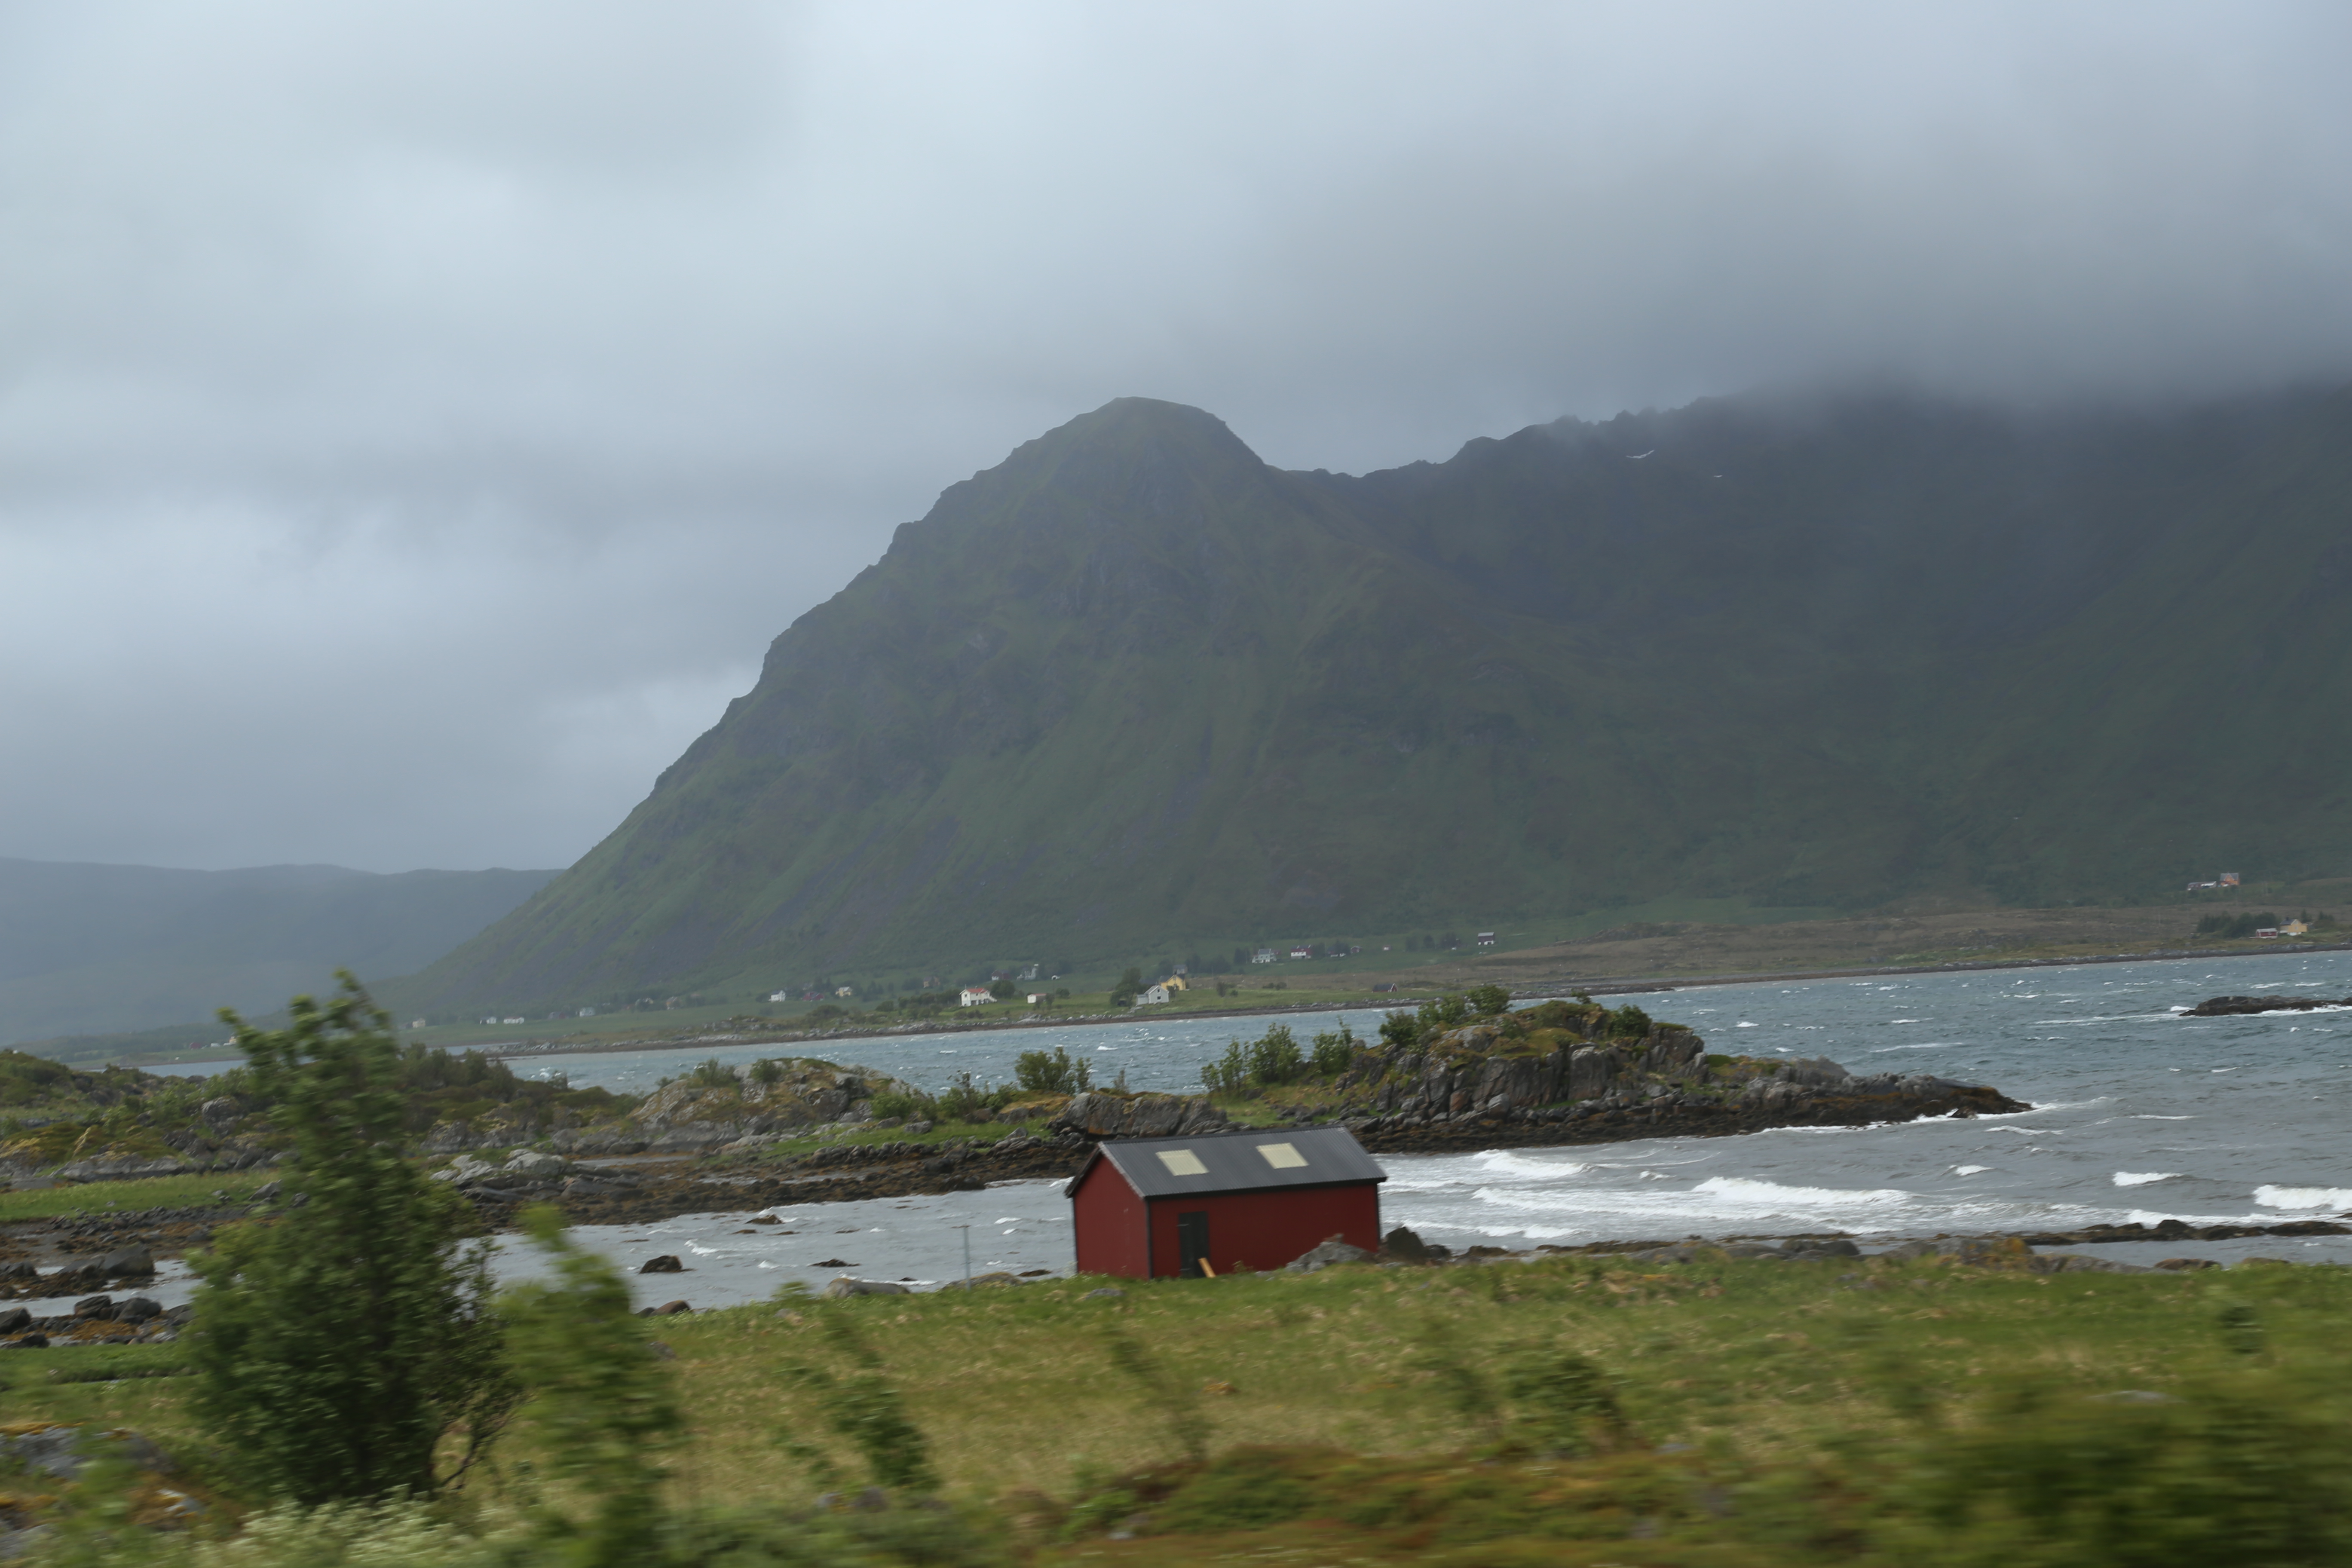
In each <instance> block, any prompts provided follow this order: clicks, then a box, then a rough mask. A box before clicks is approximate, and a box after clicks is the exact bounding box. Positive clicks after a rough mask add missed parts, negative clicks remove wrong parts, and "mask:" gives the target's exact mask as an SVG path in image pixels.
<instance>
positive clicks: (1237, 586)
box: [404, 394, 2352, 1007]
mask: <svg viewBox="0 0 2352 1568" xmlns="http://www.w3.org/2000/svg"><path fill="white" fill-rule="evenodd" d="M2347 521H2352V397H2347V395H2341V394H2336V395H2301V396H2294V397H2281V398H2273V399H2269V400H2265V401H2263V402H2260V403H2246V404H2242V405H2232V406H2231V407H2228V408H2223V409H2206V410H2199V411H2193V412H2188V413H2179V414H2172V415H2166V416H2134V417H2123V416H2110V417H2099V418H2091V417H2063V418H2062V417H2055V416H2043V417H2039V418H2026V417H2021V416H2008V415H2003V414H2000V413H1997V412H1992V411H1988V410H1981V409H1970V408H1962V407H1955V406H1951V405H1939V404H1934V403H1927V402H1922V401H1917V400H1906V399H1901V398H1893V397H1874V398H1853V399H1847V400H1842V401H1841V400H1822V401H1817V402H1812V403H1802V402H1798V401H1793V400H1785V399H1783V400H1771V399H1760V398H1759V399H1743V400H1722V401H1714V402H1708V403H1703V404H1699V405H1693V406H1692V407H1689V408H1686V409H1683V410H1679V411H1676V412H1675V413H1671V414H1664V415H1643V416H1625V417H1621V418H1619V419H1617V420H1613V421H1611V422H1609V423H1607V424H1604V425H1598V426H1595V425H1587V424H1583V423H1580V422H1576V421H1561V422H1559V423H1557V424H1555V425H1551V426H1540V427H1537V428H1532V429H1528V430H1525V431H1521V432H1519V433H1518V434H1517V435H1515V436H1513V437H1508V438H1507V439H1504V440H1493V441H1490V440H1481V441H1475V442H1473V443H1471V444H1470V445H1469V446H1468V447H1465V448H1464V450H1463V451H1462V452H1461V453H1460V454H1458V455H1457V456H1456V457H1455V458H1453V459H1452V460H1451V461H1449V462H1446V463H1444V464H1414V465H1412V466H1410V467H1408V468H1401V469H1395V470H1391V471H1388V472H1384V473H1379V474H1372V475H1367V476H1363V477H1360V478H1353V477H1348V476H1335V475H1330V474H1324V473H1319V472H1318V473H1313V474H1297V473H1286V472H1282V471H1278V470H1276V469H1273V468H1268V467H1267V466H1265V464H1264V463H1262V462H1260V461H1259V460H1258V459H1257V458H1256V457H1255V455H1254V454H1252V453H1251V452H1250V451H1249V450H1248V449H1247V448H1246V447H1244V446H1243V445H1242V444H1241V442H1240V441H1238V440H1237V439H1236V438H1235V437H1234V436H1233V434H1232V433H1231V432H1230V431H1228V430H1227V429H1226V428H1225V427H1224V426H1223V425H1221V424H1219V423H1218V422H1217V421H1216V420H1214V419H1213V418H1212V417H1210V416H1207V415H1205V414H1202V413H1201V412H1199V411H1198V410H1194V409H1189V408H1182V407H1179V406H1177V405H1169V404H1162V403H1154V402H1150V401H1148V400H1143V399H1122V400H1120V401H1118V402H1116V403H1113V404H1110V405H1107V406H1106V407H1104V408H1102V409H1100V410H1097V412H1095V413H1093V414H1090V415H1087V416H1084V417H1082V418H1079V419H1076V420H1074V421H1072V422H1071V423H1070V424H1068V425H1066V426H1062V427H1061V428H1060V429H1057V430H1055V431H1054V432H1052V433H1050V434H1049V435H1047V436H1045V437H1042V438H1041V439H1039V440H1036V441H1033V442H1031V443H1029V444H1028V445H1026V446H1024V447H1021V448H1020V449H1019V450H1017V451H1016V452H1014V453H1013V455H1012V456H1011V457H1010V458H1007V459H1006V461H1005V462H1004V463H1003V464H1002V465H1000V466H999V467H997V468H992V469H990V470H988V471H987V472H985V473H982V474H980V475H977V476H975V477H974V478H973V479H971V480H968V481H965V482H964V483H961V484H958V485H955V486H952V487H950V489H948V490H947V491H946V492H945V493H944V494H943V495H942V496H941V497H940V501H939V504H938V505H937V506H936V507H934V508H933V510H932V511H931V513H930V514H929V516H928V517H927V518H925V519H924V520H923V521H920V522H918V523H909V524H907V525H905V526H903V527H902V528H901V529H900V530H899V531H898V535H897V536H896V538H895V539H894V541H893V542H892V545H891V548H890V549H889V551H888V552H887V553H886V555H885V556H884V558H883V559H882V560H881V561H880V562H878V563H877V564H876V565H875V566H873V567H871V568H869V569H868V570H867V571H866V572H864V573H862V574H860V575H859V576H858V577H857V578H856V580H855V581H854V582H853V583H851V584H849V585H848V586H847V587H846V588H845V589H844V590H843V591H842V592H841V593H840V594H839V595H836V596H835V598H834V599H833V600H831V601H830V602H828V603H827V604H825V605H821V606H819V607H818V608H817V609H815V610H813V611H811V612H810V613H809V614H808V615H806V616H803V617H802V618H801V619H800V620H799V621H798V622H796V623H795V624H794V625H793V626H792V627H791V628H790V629H789V630H788V631H786V632H785V633H784V634H783V635H782V637H778V638H777V639H776V641H775V643H774V645H773V646H772V647H771V649H770V651H769V655H768V659H767V663H766V666H765V668H764V669H763V671H762V673H761V679H760V681H759V684H758V685H757V687H755V689H753V690H752V691H751V693H750V694H749V695H747V696H746V697H744V698H742V699H740V700H738V701H737V702H735V703H734V704H732V705H731V706H730V709H729V710H728V713H727V715H726V717H725V719H724V720H723V721H721V722H720V723H719V725H718V726H717V727H716V728H714V729H713V730H711V731H709V733H708V734H706V735H704V736H703V737H702V738H701V739H700V740H699V741H698V742H696V743H695V744H694V745H693V746H692V747H691V748H689V750H688V752H687V753H686V754H685V755H684V756H683V757H681V758H680V759H679V760H678V762H677V763H676V764H674V765H673V766H672V767H671V768H670V769H669V770H668V771H667V773H664V774H663V776H662V778H661V780H660V781H659V783H658V784H656V787H655V789H654V791H653V793H652V795H650V796H649V797H648V798H647V800H646V802H645V803H644V804H643V805H640V806H639V807H638V808H637V810H636V811H635V812H634V813H632V814H631V816H630V817H629V818H628V820H627V821H626V822H625V823H624V824H623V825H622V826H621V827H620V828H619V829H618V830H617V831H616V832H615V833H614V835H613V836H612V837H610V838H608V839H607V840H606V841H605V842H604V844H602V845H600V846H599V847H597V848H596V849H595V850H594V851H593V852H592V853H591V854H590V855H589V856H588V857H587V858H585V859H583V861H582V862H581V863H580V864H579V865H578V866H576V867H574V868H572V870H570V871H569V872H566V873H565V874H564V875H563V876H562V878H560V879H557V880H556V881H555V882H553V883H551V885H549V886H548V887H547V888H546V889H543V890H542V891H541V893H540V894H539V895H538V896H536V897H535V898H534V899H532V900H530V903H528V904H527V905H525V906H524V907H523V908H522V909H520V910H517V911H516V912H515V913H514V914H512V915H510V916H509V917H508V918H506V919H505V920H503V921H499V923H498V924H497V925H496V926H494V927H492V928H491V929H490V930H489V931H486V932H484V933H483V935H482V936H481V937H479V938H478V939H476V940H475V941H473V942H468V943H467V944H466V945H465V946H464V947H462V948H461V949H459V950H458V951H457V952H454V953H452V954H451V955H450V956H449V957H448V958H446V959H445V960H444V961H442V962H441V963H437V964H436V965H435V966H434V967H433V968H432V970H430V971H429V972H427V973H426V974H425V975H424V976H421V977H419V980H418V982H417V983H416V984H415V986H414V988H413V991H412V992H407V993H404V994H414V995H415V997H416V998H417V1000H418V1002H419V1004H420V1005H436V1006H449V1007H461V1006H472V1005H535V1004H537V1003H541V1002H543V1001H558V1002H561V1001H568V1000H575V999H576V1000H601V999H605V998H610V997H614V996H618V995H622V994H628V993H630V992H632V991H635V990H638V989H641V988H646V987H679V986H685V985H688V984H694V985H714V984H728V983H730V982H734V981H741V980H749V979H753V978H758V977H768V978H772V980H775V981H781V980H784V979H789V978H795V977H800V978H805V977H807V976H810V975H814V974H815V973H823V972H844V971H847V972H855V973H906V972H908V970H911V969H915V968H918V967H922V966H929V967H933V968H942V967H950V966H953V965H956V964H960V963H971V962H976V961H985V960H988V959H991V958H1005V957H1011V956H1014V955H1026V956H1029V957H1038V958H1044V959H1045V960H1047V961H1048V962H1054V961H1056V960H1060V959H1064V958H1068V959H1074V960H1076V961H1078V962H1081V963H1087V962H1092V961H1097V960H1109V959H1114V958H1123V957H1125V956H1132V955H1136V954H1139V953H1140V952H1142V951H1143V950H1144V949H1146V948H1147V947H1149V948H1152V949H1155V950H1156V949H1161V948H1165V947H1168V946H1171V945H1173V946H1177V947H1190V946H1199V947H1202V948H1216V947H1223V946H1225V945H1229V944H1231V943H1233V942H1241V941H1252V940H1256V939H1259V938H1270V937H1274V936H1276V935H1281V934H1286V933H1307V934H1312V933H1326V934H1338V933H1340V932H1349V931H1354V932H1380V931H1404V930H1408V929H1412V930H1419V929H1429V928H1432V927H1435V926H1441V925H1446V924H1460V923H1465V922H1476V923H1489V924H1491V923H1493V922H1495V921H1504V920H1517V919H1527V918H1540V917H1558V916H1562V915H1566V914H1570V913H1574V912H1577V911H1581V910H1593V909H1597V908H1602V907H1606V906H1609V905H1612V904H1615V903H1622V902H1627V901H1638V900H1648V899H1653V898H1659V897H1665V896H1685V897H1703V898H1712V899H1722V900H1735V901H1738V902H1745V903H1748V904H1751V905H1756V906H1759V907H1761V906H1775V907H1805V908H1823V907H1832V906H1854V905H1866V904H1869V903H1873V902H1875V901H1879V900H1885V899H1889V898H1893V897H1896V896H1903V895H1918V894H1937V895H1948V896H1952V897H1961V898H1982V897H1985V896H1994V897H1999V898H2002V899H2009V900H2026V899H2031V900H2062V899H2087V898H2100V897H2106V896H2116V895H2124V896H2131V897H2142V896H2145V895H2147V893H2149V892H2151V891H2154V890H2158V889H2162V888H2164V887H2165V886H2166V885H2168V884H2171V883H2175V882H2177V881H2178V880H2179V879H2183V878H2184V877H2186V876H2187V875H2189V874H2190V873H2193V872H2198V871H2208V872H2210V869H2212V868H2214V867H2215V865H2216V864H2217V863H2218V861H2219V860H2227V861H2229V862H2230V863H2231V865H2230V868H2232V869H2242V870H2245V871H2248V872H2249V873H2264V872H2279V873H2299V872H2303V871H2305V870H2310V869H2317V868H2328V869H2334V870H2339V871H2340V870H2341V869H2343V868H2344V866H2345V863H2346V861H2347V858H2352V830H2347V823H2346V819H2345V816H2344V814H2343V811H2342V809H2341V805H2342V800H2341V794H2340V791H2338V790H2337V788H2336V785H2334V784H2332V783H2331V782H2329V781H2332V780H2335V779H2340V778H2342V777H2343V776H2344V767H2345V764H2346V763H2352V741H2347V739H2345V738H2341V737H2340V736H2339V733H2338V727H2336V726H2334V725H2332V724H2331V723H2329V722H2328V718H2329V715H2330V699H2331V697H2333V696H2334V695H2335V694H2337V693H2341V692H2343V691H2344V690H2345V689H2346V686H2345V677H2346V675H2347V666H2346V658H2347V654H2352V647H2347V636H2352V633H2347V630H2346V629H2345V627H2344V624H2343V622H2344V618H2343V616H2341V615H2340V613H2336V612H2338V611H2340V609H2341V607H2342V605H2343V603H2344V600H2345V596H2346V594H2347V590H2352V580H2347V579H2352V568H2348V567H2347V563H2352V554H2347V552H2352V545H2347V534H2352V530H2347ZM2274 786H2284V789H2285V790H2286V791H2288V792H2291V795H2292V799H2291V800H2290V799H2284V798H2282V797H2281V795H2280V793H2279V789H2278V788H2277V787H2274Z"/></svg>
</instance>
